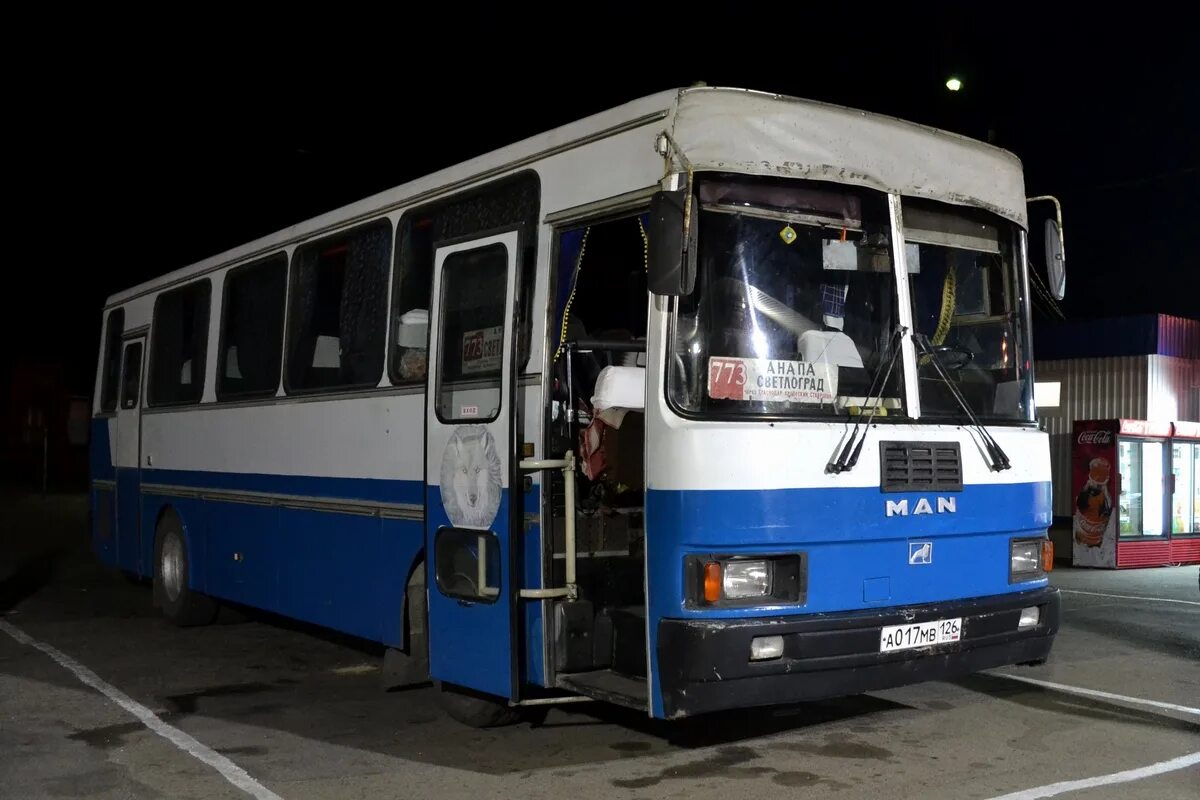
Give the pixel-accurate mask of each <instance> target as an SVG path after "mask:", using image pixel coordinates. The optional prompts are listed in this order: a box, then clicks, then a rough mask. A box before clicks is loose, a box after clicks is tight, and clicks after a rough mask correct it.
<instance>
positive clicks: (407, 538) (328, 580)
mask: <svg viewBox="0 0 1200 800" xmlns="http://www.w3.org/2000/svg"><path fill="white" fill-rule="evenodd" d="M147 473H149V474H147ZM142 479H143V481H145V482H147V483H160V485H162V484H167V481H166V480H163V478H162V477H159V476H153V473H151V472H150V471H145V472H144V473H143V478H142ZM364 483H368V484H370V486H369V487H368V488H367V489H366V490H365V491H364V492H363V494H366V495H369V496H368V497H354V496H353V494H350V495H349V496H347V495H346V490H347V489H350V490H351V492H352V491H353V488H354V485H355V482H354V481H347V480H346V479H332V480H330V481H329V482H328V483H323V482H322V481H321V479H318V478H299V479H291V478H288V477H287V476H261V475H256V476H238V475H230V474H216V473H186V474H183V475H179V474H178V473H176V474H173V475H171V482H170V484H168V485H172V486H181V487H187V488H188V489H192V488H193V487H194V488H195V489H198V490H203V489H205V488H210V489H223V490H235V491H236V490H237V489H242V490H244V491H273V492H278V493H280V494H287V495H289V496H290V497H295V498H297V500H296V502H295V506H299V507H293V506H291V505H287V506H285V505H280V504H267V503H255V502H237V501H232V500H223V499H206V498H204V497H203V495H200V496H196V495H194V494H189V495H182V494H181V495H178V496H175V495H169V494H143V495H142V496H141V501H140V506H141V509H140V510H141V523H142V530H144V531H146V532H147V534H146V535H144V536H142V537H141V542H140V549H141V550H142V553H141V560H140V564H139V565H138V566H137V567H136V568H135V569H134V571H137V572H139V573H140V574H142V575H144V576H146V577H149V576H150V574H151V573H152V570H153V568H154V567H153V565H154V553H153V548H154V542H153V538H154V537H153V532H154V531H155V529H156V526H157V523H158V519H159V517H160V515H161V514H162V513H163V512H164V510H165V509H167V508H170V509H171V510H172V511H173V512H174V513H175V514H176V515H178V517H179V519H180V520H181V522H182V523H183V527H184V533H185V537H186V539H187V547H188V555H189V564H190V566H191V576H190V578H191V586H192V588H194V589H196V590H197V591H200V592H203V593H205V594H209V595H212V596H213V597H216V598H219V599H222V600H228V601H231V602H235V603H242V604H245V605H249V606H253V607H255V608H261V609H264V610H267V611H271V612H274V613H277V614H281V615H284V616H287V617H292V618H295V619H299V620H303V621H305V622H311V623H313V624H316V625H321V626H324V627H327V628H332V629H334V630H338V631H342V632H344V633H348V634H351V635H353V636H358V637H362V638H364V639H369V640H372V641H377V642H382V643H384V644H387V645H389V646H392V647H401V646H403V644H404V602H405V585H406V583H407V581H408V578H409V575H410V574H411V572H412V570H413V568H414V566H415V564H416V562H417V561H418V560H419V559H420V558H421V554H422V552H423V549H424V545H423V541H424V529H423V524H422V521H421V520H420V519H415V518H414V519H408V518H405V519H399V518H393V517H383V516H380V515H378V514H373V513H354V512H353V511H350V512H348V511H342V510H337V509H329V510H325V509H317V508H303V507H302V506H303V504H304V502H305V501H304V499H303V497H302V496H298V495H299V492H298V491H297V490H298V489H303V490H304V491H306V492H309V493H311V495H312V496H313V497H315V498H321V499H322V500H329V499H330V498H334V499H337V498H339V493H340V495H341V496H342V497H344V498H345V499H356V500H357V499H364V500H381V501H385V502H386V498H387V497H389V495H388V493H386V492H384V491H383V487H381V486H380V485H379V484H380V483H382V482H380V481H366V482H364ZM391 483H393V484H396V488H395V491H394V492H393V493H392V494H391V495H390V496H393V497H398V498H400V499H399V500H393V501H392V502H405V500H406V496H411V491H410V489H411V487H410V486H408V484H409V483H411V482H405V481H393V482H391ZM251 485H252V486H253V488H250V486H251Z"/></svg>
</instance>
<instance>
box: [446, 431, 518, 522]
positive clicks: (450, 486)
mask: <svg viewBox="0 0 1200 800" xmlns="http://www.w3.org/2000/svg"><path fill="white" fill-rule="evenodd" d="M501 486H502V484H501V479H500V456H499V454H498V453H497V452H496V440H495V439H493V438H492V434H491V433H490V432H489V431H488V429H487V428H485V427H483V426H482V425H467V426H465V427H461V428H458V429H456V430H455V431H454V433H453V434H452V435H451V436H450V441H448V442H446V449H445V451H444V452H443V453H442V470H441V486H440V487H439V488H440V489H441V495H442V505H443V506H445V508H446V515H447V516H448V517H450V521H451V522H452V523H454V524H455V525H456V526H457V527H460V528H489V527H491V525H492V521H493V520H495V519H496V512H497V511H499V510H500V494H501Z"/></svg>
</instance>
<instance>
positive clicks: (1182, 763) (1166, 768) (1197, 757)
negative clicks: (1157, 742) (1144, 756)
mask: <svg viewBox="0 0 1200 800" xmlns="http://www.w3.org/2000/svg"><path fill="white" fill-rule="evenodd" d="M1195 764H1200V751H1197V752H1195V753H1188V754H1187V755H1186V756H1180V757H1179V758H1172V759H1171V760H1170V761H1159V762H1158V763H1157V764H1151V765H1150V766H1148V767H1138V768H1137V769H1127V770H1125V771H1123V772H1110V773H1109V774H1107V775H1097V776H1096V777H1094V778H1081V779H1079V780H1075V781H1060V782H1059V783H1051V784H1047V785H1046V786H1038V787H1035V788H1033V789H1024V790H1022V791H1019V792H1012V793H1010V794H1004V795H1000V796H999V797H993V798H992V800H1038V799H1039V798H1042V797H1054V796H1055V795H1059V794H1063V793H1064V792H1074V791H1077V790H1079V789H1093V788H1095V787H1097V786H1111V785H1112V784H1114V783H1129V782H1130V781H1137V780H1141V779H1142V778H1149V777H1152V776H1154V775H1162V774H1163V773H1164V772H1174V771H1175V770H1179V769H1187V768H1188V767H1190V766H1193V765H1195Z"/></svg>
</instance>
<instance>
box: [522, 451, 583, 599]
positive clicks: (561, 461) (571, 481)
mask: <svg viewBox="0 0 1200 800" xmlns="http://www.w3.org/2000/svg"><path fill="white" fill-rule="evenodd" d="M518 466H520V468H521V469H523V470H526V471H536V470H546V469H557V470H562V474H563V484H564V491H565V492H566V509H565V514H566V518H567V519H566V523H565V525H564V528H563V539H564V543H565V545H566V551H567V552H566V559H565V561H566V573H567V574H566V584H567V585H566V586H563V587H560V588H553V589H522V590H521V591H520V596H521V597H525V598H529V599H533V600H542V599H546V598H552V597H565V598H567V600H571V601H573V600H578V599H579V585H578V584H577V583H576V582H575V453H573V452H571V451H569V450H568V451H567V453H566V454H565V455H564V456H563V457H562V458H543V459H526V460H524V461H521V462H520V463H519V464H518Z"/></svg>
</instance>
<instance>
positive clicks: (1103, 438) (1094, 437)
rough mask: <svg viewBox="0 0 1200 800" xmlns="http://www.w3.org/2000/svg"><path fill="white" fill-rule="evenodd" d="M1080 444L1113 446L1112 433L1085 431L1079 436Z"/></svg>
mask: <svg viewBox="0 0 1200 800" xmlns="http://www.w3.org/2000/svg"><path fill="white" fill-rule="evenodd" d="M1079 443H1080V444H1112V431H1084V432H1083V433H1081V434H1079Z"/></svg>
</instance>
